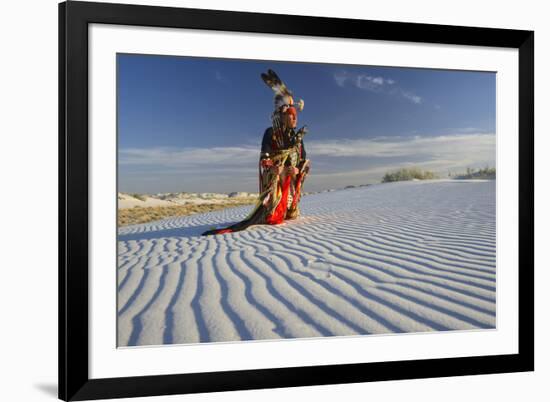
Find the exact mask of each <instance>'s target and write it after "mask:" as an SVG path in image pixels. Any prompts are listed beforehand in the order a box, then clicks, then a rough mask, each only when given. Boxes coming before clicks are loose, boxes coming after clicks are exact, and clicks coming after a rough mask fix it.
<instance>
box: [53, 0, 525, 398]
mask: <svg viewBox="0 0 550 402" xmlns="http://www.w3.org/2000/svg"><path fill="white" fill-rule="evenodd" d="M533 61H534V33H533V32H532V31H518V30H509V29H492V28H491V29H490V28H477V27H475V28H474V27H459V26H444V25H428V24H413V23H398V22H386V21H364V20H351V19H337V18H321V17H309V16H290V15H275V14H256V13H243V12H230V11H217V10H200V9H184V8H168V7H154V6H142V5H120V4H107V3H89V2H78V1H70V2H66V3H61V4H60V5H59V149H60V152H59V155H60V160H59V172H60V173H59V180H60V187H59V196H60V197H59V198H60V204H59V212H60V213H59V219H60V222H59V233H60V239H59V240H60V242H59V243H60V249H59V292H60V294H59V397H60V398H61V399H63V400H87V399H102V398H120V397H136V396H153V395H169V394H183V393H197V392H214V391H226V390H242V389H257V388H275V387H291V386H304V385H320V384H336V383H351V382H366V381H382V380H397V379H412V378H427V377H442V376H458V375H473V374H488V373H505V372H519V371H532V370H534V345H533V341H534V339H533V338H534V308H533V305H534V295H533V293H534V292H533V290H534V251H533V247H534V246H533V244H534V240H533V234H534V230H533V216H534V215H533V213H534V211H533V209H534V200H533V194H534V181H533V177H534V172H533V170H534V164H533V152H534V145H533V139H534V64H533Z"/></svg>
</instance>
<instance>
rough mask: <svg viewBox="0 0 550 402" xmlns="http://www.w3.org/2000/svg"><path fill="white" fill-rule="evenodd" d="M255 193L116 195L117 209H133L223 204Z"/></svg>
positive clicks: (252, 196)
mask: <svg viewBox="0 0 550 402" xmlns="http://www.w3.org/2000/svg"><path fill="white" fill-rule="evenodd" d="M257 195H258V194H257V193H246V192H233V193H229V194H221V193H183V192H182V193H158V194H128V193H118V208H119V209H126V208H134V207H142V208H146V207H172V206H178V205H189V204H193V205H201V204H223V203H226V202H228V201H235V200H238V199H242V198H255V197H257Z"/></svg>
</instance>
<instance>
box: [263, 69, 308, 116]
mask: <svg viewBox="0 0 550 402" xmlns="http://www.w3.org/2000/svg"><path fill="white" fill-rule="evenodd" d="M261 76H262V80H263V81H264V82H265V83H266V85H267V86H268V87H270V88H271V89H272V90H273V92H275V97H274V99H273V103H274V105H273V106H274V107H275V112H283V113H284V112H285V111H286V109H288V107H290V106H294V108H295V109H296V110H299V111H300V112H301V111H302V110H304V101H303V100H302V99H300V100H299V101H298V103H297V104H295V103H294V98H293V96H292V91H291V90H290V89H288V87H287V86H286V85H285V83H284V82H283V81H281V79H280V78H279V76H278V75H277V74H276V73H275V71H273V70H271V69H269V70H267V73H262V75H261Z"/></svg>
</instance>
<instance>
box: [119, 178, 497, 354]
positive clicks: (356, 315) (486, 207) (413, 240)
mask: <svg viewBox="0 0 550 402" xmlns="http://www.w3.org/2000/svg"><path fill="white" fill-rule="evenodd" d="M301 209H302V217H301V218H300V219H299V220H297V221H292V222H287V223H285V224H283V225H279V226H264V225H262V226H256V227H253V228H251V229H249V230H246V231H243V232H238V233H232V234H225V235H218V236H209V237H201V236H199V235H200V233H202V232H203V231H204V230H207V229H210V228H212V227H214V226H220V227H221V226H225V225H227V224H230V223H233V222H236V221H239V220H241V219H242V218H244V217H245V216H246V215H247V213H248V211H249V210H250V207H239V208H231V209H226V210H222V211H216V212H211V213H206V214H200V215H192V216H186V217H181V218H174V219H167V220H163V221H158V222H153V223H147V224H142V225H134V226H127V227H123V228H121V229H120V230H119V246H118V247H119V257H118V258H119V267H118V344H119V346H127V345H128V346H131V345H157V344H172V343H196V342H220V341H235V340H251V339H254V340H260V339H274V338H295V337H315V336H333V335H356V334H383V333H400V332H423V331H447V330H468V329H480V328H494V327H495V322H496V315H495V280H496V276H495V272H496V270H495V246H496V237H495V182H494V181H456V180H455V181H452V180H449V181H430V182H422V181H420V182H401V183H390V184H381V185H373V186H369V187H360V188H353V189H346V190H338V191H334V192H325V193H318V194H314V195H309V196H307V197H304V198H303V199H302V202H301Z"/></svg>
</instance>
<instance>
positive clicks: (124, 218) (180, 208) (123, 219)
mask: <svg viewBox="0 0 550 402" xmlns="http://www.w3.org/2000/svg"><path fill="white" fill-rule="evenodd" d="M255 202H256V197H250V198H240V199H238V200H231V201H229V200H228V201H227V202H224V203H221V204H202V205H192V204H190V205H177V206H173V207H172V206H170V207H134V208H125V209H119V210H118V225H119V226H126V225H135V224H139V223H147V222H153V221H157V220H159V219H164V218H171V217H175V216H186V215H193V214H200V213H203V212H210V211H217V210H220V209H225V208H231V207H238V206H241V205H250V204H254V203H255Z"/></svg>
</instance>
